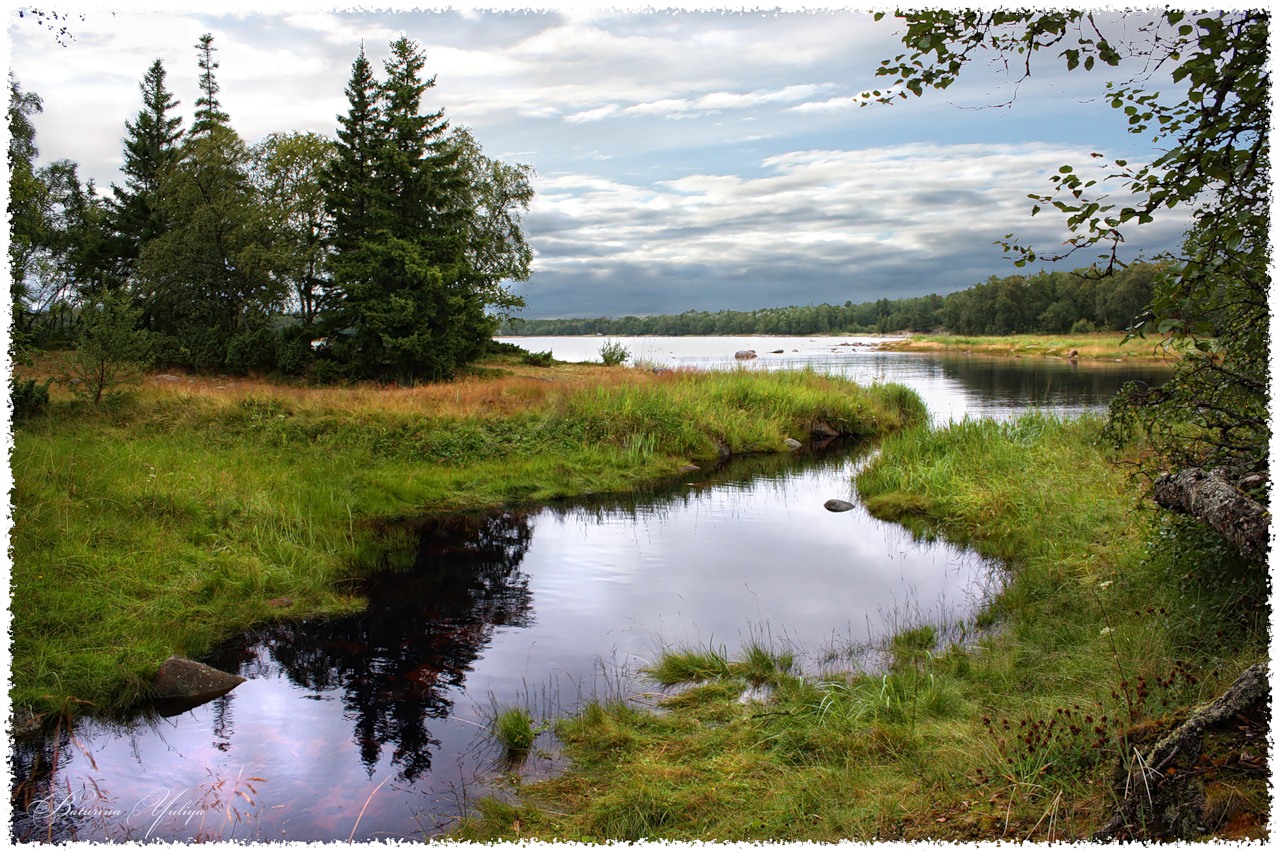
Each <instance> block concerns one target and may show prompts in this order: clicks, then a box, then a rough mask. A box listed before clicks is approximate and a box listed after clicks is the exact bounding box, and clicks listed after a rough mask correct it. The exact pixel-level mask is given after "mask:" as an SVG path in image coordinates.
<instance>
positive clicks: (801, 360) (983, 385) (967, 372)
mask: <svg viewBox="0 0 1280 853" xmlns="http://www.w3.org/2000/svg"><path fill="white" fill-rule="evenodd" d="M499 340H503V341H508V342H511V343H515V344H518V345H519V346H522V347H524V348H525V349H527V350H529V351H530V352H545V351H550V352H551V353H552V355H553V356H555V358H557V359H559V360H561V361H595V362H599V361H600V347H601V346H602V345H603V344H604V342H605V341H616V342H618V343H621V344H622V345H623V346H625V347H626V348H627V350H628V351H629V352H630V354H631V359H630V363H632V364H636V363H640V364H649V365H653V366H655V367H672V368H675V367H690V368H698V369H715V368H729V367H735V366H736V367H742V368H746V369H752V370H795V369H804V368H811V369H813V370H817V371H819V372H822V373H830V374H835V375H839V376H845V377H848V378H849V379H852V380H854V381H855V382H861V383H870V382H876V381H880V382H900V383H902V384H903V385H909V386H910V387H912V388H914V389H915V390H916V391H917V392H918V393H919V394H920V395H921V396H922V397H923V398H924V399H925V402H926V403H927V404H928V406H929V411H930V414H931V415H932V416H933V418H934V420H935V421H947V420H957V419H960V418H963V417H964V416H966V415H971V416H974V417H993V418H1007V417H1011V416H1014V415H1017V414H1018V413H1019V412H1022V411H1025V410H1026V409H1027V408H1028V407H1031V406H1039V407H1041V408H1044V409H1052V410H1053V411H1056V412H1061V413H1063V414H1067V415H1076V414H1081V413H1083V412H1086V411H1096V410H1100V409H1104V408H1105V407H1106V405H1107V402H1108V401H1109V400H1110V399H1111V398H1112V397H1114V396H1115V394H1116V392H1117V391H1119V390H1120V386H1121V385H1123V384H1124V383H1125V382H1127V381H1130V380H1136V381H1144V382H1159V381H1162V379H1163V377H1164V376H1166V375H1167V373H1168V371H1167V368H1163V367H1160V366H1158V365H1151V364H1142V363H1127V362H1085V363H1083V364H1081V363H1077V362H1072V361H1069V360H1067V359H1064V358H996V357H992V356H982V355H964V354H959V353H947V354H935V353H918V352H887V351H879V350H877V349H876V347H877V346H878V345H880V344H882V343H884V342H885V341H889V340H895V339H894V338H891V337H877V336H867V335H863V336H850V337H839V338H806V337H760V336H756V337H689V338H658V337H646V338H603V337H546V338H536V337H512V338H500V339H499ZM739 350H754V351H755V352H756V353H757V356H758V357H757V358H754V359H750V360H745V361H744V360H738V359H735V358H734V353H736V352H738V351H739Z"/></svg>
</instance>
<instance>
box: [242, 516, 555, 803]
mask: <svg viewBox="0 0 1280 853" xmlns="http://www.w3.org/2000/svg"><path fill="white" fill-rule="evenodd" d="M413 532H414V538H415V539H416V548H415V551H414V554H413V559H412V563H411V565H409V566H408V567H407V568H405V569H402V570H399V571H388V572H384V573H381V574H379V575H377V576H375V577H374V578H373V579H372V580H370V582H369V584H368V587H367V590H366V595H367V597H368V599H369V606H368V608H367V609H366V610H365V611H364V612H363V613H360V614H358V615H355V616H350V617H346V618H341V619H333V620H313V621H306V622H299V623H293V624H281V625H276V626H272V627H269V628H267V629H264V631H262V632H261V633H259V634H258V635H257V636H256V637H254V638H251V641H246V642H243V643H240V644H238V645H237V647H236V648H226V649H224V650H223V655H224V656H222V657H221V658H220V660H219V661H218V663H219V664H220V665H222V666H224V667H227V666H228V665H230V667H231V668H239V669H240V671H242V672H246V673H249V672H252V671H253V670H255V669H256V668H259V667H260V666H261V664H262V663H263V661H262V660H261V659H258V660H255V658H258V655H260V654H263V653H265V654H266V655H269V656H270V658H271V659H273V660H274V661H276V663H277V664H278V665H279V666H280V667H281V668H282V669H283V670H284V672H285V673H286V675H287V676H288V678H289V679H290V680H291V681H293V682H294V683H295V684H298V685H299V686H302V687H306V688H307V689H309V690H314V691H316V692H317V694H319V693H321V692H325V691H340V692H341V694H342V701H343V705H344V707H345V708H346V714H347V717H348V718H349V719H351V720H352V722H353V724H354V737H355V742H356V743H357V745H358V747H359V750H360V756H361V761H362V762H363V764H364V766H365V769H366V771H367V772H368V773H369V775H370V778H372V777H373V775H374V773H375V772H376V769H377V764H378V760H379V758H380V756H381V755H382V749H383V747H384V746H390V747H391V749H392V750H393V752H392V758H391V760H392V763H393V764H394V765H396V766H397V767H398V768H399V771H400V776H401V777H402V778H403V779H405V780H406V781H413V780H414V779H415V778H417V777H418V776H420V775H421V774H423V773H425V772H427V771H428V770H429V769H430V768H431V751H432V748H433V747H436V746H438V745H439V743H438V741H436V740H434V739H433V738H432V736H431V732H430V730H429V727H428V723H429V721H430V720H432V719H443V718H445V717H447V716H448V715H449V714H450V712H451V710H452V706H453V698H452V695H451V692H450V691H451V690H453V689H454V688H458V687H461V686H462V684H463V682H464V681H465V680H466V674H467V672H468V671H469V670H470V669H471V665H472V663H473V662H474V661H475V660H476V658H477V657H478V656H479V655H480V652H481V651H482V650H483V649H484V648H485V647H487V646H488V645H489V643H490V642H491V641H492V638H493V632H494V628H495V627H497V626H504V625H509V626H514V627H522V626H525V625H529V624H531V623H532V621H533V610H532V607H531V595H530V592H529V578H528V576H527V575H525V574H524V573H523V572H521V571H520V569H519V567H520V562H521V561H522V560H523V559H524V556H525V553H526V552H527V551H528V549H529V544H530V542H531V541H532V538H533V529H532V526H531V524H530V520H529V516H528V514H527V513H518V512H505V513H499V514H496V515H490V516H483V517H478V516H466V515H463V516H451V517H448V518H441V519H433V520H431V521H428V522H425V523H423V524H422V525H420V526H419V527H417V528H416V529H415V530H414V531H413ZM393 559H394V558H393ZM253 641H256V642H253ZM237 665H238V667H237Z"/></svg>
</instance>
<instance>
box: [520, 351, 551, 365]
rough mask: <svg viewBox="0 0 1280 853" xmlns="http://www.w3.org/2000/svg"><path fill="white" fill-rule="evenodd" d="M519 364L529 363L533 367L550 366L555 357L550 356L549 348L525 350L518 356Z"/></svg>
mask: <svg viewBox="0 0 1280 853" xmlns="http://www.w3.org/2000/svg"><path fill="white" fill-rule="evenodd" d="M520 363H521V364H531V365H533V366H534V367H550V366H551V365H552V364H554V363H555V359H554V358H552V357H551V350H547V351H546V352H526V353H525V354H524V355H522V356H520Z"/></svg>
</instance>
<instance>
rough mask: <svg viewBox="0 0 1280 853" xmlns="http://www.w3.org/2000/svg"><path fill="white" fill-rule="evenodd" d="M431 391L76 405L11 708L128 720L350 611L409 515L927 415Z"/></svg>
mask: <svg viewBox="0 0 1280 853" xmlns="http://www.w3.org/2000/svg"><path fill="white" fill-rule="evenodd" d="M479 373H480V375H473V376H470V377H466V378H463V379H460V380H458V381H456V382H451V383H443V384H436V385H427V386H420V387H412V388H396V387H380V386H362V387H354V388H329V389H319V388H306V387H292V386H285V385H277V384H272V383H268V382H263V381H239V380H237V381H229V380H221V381H220V380H216V379H211V378H195V377H186V376H153V377H150V378H149V379H148V381H147V382H146V383H145V385H144V386H143V387H142V388H141V389H140V390H139V391H138V392H137V393H135V394H134V395H132V396H130V397H125V398H120V399H117V400H114V401H112V402H111V403H110V404H104V405H101V406H93V405H90V404H87V403H83V402H79V401H76V400H73V399H71V398H70V397H69V396H68V395H65V394H59V393H55V395H54V398H53V400H52V402H51V405H50V409H49V411H48V413H47V414H46V415H44V416H39V417H36V418H32V419H30V420H27V421H25V422H23V423H21V424H19V425H18V426H17V427H16V429H15V431H14V446H13V451H12V455H11V460H10V462H11V468H12V473H13V488H12V492H11V503H12V510H13V531H12V540H11V541H12V561H13V569H12V575H11V590H12V593H13V598H12V606H11V609H12V617H13V644H12V677H13V686H12V690H11V697H12V700H13V702H14V706H15V708H18V709H23V710H29V711H31V712H34V713H36V714H41V713H48V712H59V711H91V712H94V713H98V714H103V715H110V714H113V713H117V712H122V711H125V710H127V709H129V708H130V707H132V706H134V705H136V703H138V702H139V701H141V700H142V699H144V698H145V697H146V695H147V691H148V683H149V679H150V677H151V675H152V673H153V672H154V671H155V668H156V667H157V666H158V665H159V663H160V662H161V661H163V660H164V659H165V658H166V657H168V656H169V655H170V654H183V655H188V656H199V655H201V654H203V653H204V652H206V651H208V650H209V649H210V648H211V646H212V645H213V644H215V643H217V642H218V641H219V640H221V639H223V638H226V637H228V636H231V635H234V634H235V633H237V632H239V631H241V630H244V629H246V628H248V627H250V626H252V625H253V624H256V623H261V622H265V621H268V620H275V619H282V618H288V619H293V618H304V617H308V616H313V615H321V614H338V613H344V612H351V611H353V610H356V609H358V608H360V607H362V605H363V602H362V600H361V598H360V595H359V589H360V579H361V578H362V577H363V576H365V575H367V574H368V573H369V572H371V571H373V570H375V569H376V568H377V566H378V562H377V558H376V555H377V553H378V552H379V547H378V546H379V543H380V541H381V538H382V537H383V536H384V535H386V531H387V530H389V529H390V526H389V525H388V524H387V522H393V521H396V520H400V519H409V518H414V517H420V516H423V515H426V514H430V513H437V512H445V511H451V510H464V509H478V508H487V507H496V506H501V505H508V504H520V503H528V502H540V501H549V500H555V499H558V498H566V497H571V496H577V495H584V494H593V493H595V494H600V493H616V492H624V491H628V490H630V489H633V488H635V487H636V486H638V485H641V484H644V483H650V482H653V481H656V480H659V479H662V478H665V477H671V476H675V475H677V474H678V473H679V472H680V471H681V470H682V469H683V468H684V467H685V466H687V465H688V464H690V463H691V462H696V461H699V460H705V459H715V458H716V457H717V456H718V455H720V453H721V452H722V450H724V449H727V450H729V451H731V452H732V453H750V452H777V451H782V450H783V449H784V448H785V442H786V439H787V438H788V437H792V436H794V437H796V438H800V439H804V438H805V437H806V436H807V435H808V433H809V430H810V429H811V428H812V426H813V425H814V424H816V423H817V422H819V421H821V422H823V423H827V424H830V425H834V426H836V427H837V428H838V429H840V430H842V431H844V432H846V433H847V434H849V435H855V436H873V435H880V434H883V433H885V432H888V431H892V430H895V429H900V428H902V427H903V426H905V425H907V424H909V423H912V422H913V421H915V420H918V419H920V418H921V417H922V414H923V404H922V403H921V402H920V400H919V399H918V398H917V397H915V395H914V394H912V393H911V392H909V391H906V390H905V389H902V388H900V387H897V386H890V385H877V386H873V387H869V388H859V387H857V386H855V385H853V384H852V383H850V382H848V381H845V380H841V379H835V378H828V377H824V376H820V375H817V374H814V373H764V372H757V371H734V372H728V373H719V374H704V373H684V372H670V373H666V374H663V375H661V376H658V375H655V374H653V373H652V372H648V371H641V370H628V369H624V368H616V367H615V368H612V369H610V368H605V367H602V366H598V365H597V366H594V367H590V366H583V365H555V366H552V367H545V368H544V367H538V366H535V365H524V364H521V363H520V362H519V359H518V358H517V357H514V356H512V357H508V358H504V359H501V360H498V361H496V362H492V363H489V364H487V365H484V366H482V369H481V370H480V371H479Z"/></svg>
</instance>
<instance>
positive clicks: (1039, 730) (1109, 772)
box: [456, 414, 1270, 842]
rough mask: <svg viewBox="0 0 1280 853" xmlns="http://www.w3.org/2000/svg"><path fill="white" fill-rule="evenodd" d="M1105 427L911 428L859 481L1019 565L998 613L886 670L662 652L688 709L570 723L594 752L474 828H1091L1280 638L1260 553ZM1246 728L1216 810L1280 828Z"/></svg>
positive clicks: (1220, 772) (794, 836) (801, 833)
mask: <svg viewBox="0 0 1280 853" xmlns="http://www.w3.org/2000/svg"><path fill="white" fill-rule="evenodd" d="M1099 429H1100V423H1099V422H1098V421H1097V420H1096V419H1089V418H1086V419H1081V420H1073V421H1063V420H1058V419H1056V418H1052V417H1046V416H1043V415H1038V414H1032V415H1028V416H1025V417H1023V418H1021V419H1019V420H1017V421H1014V422H1011V423H1008V424H999V423H995V422H990V421H966V422H963V423H960V424H953V425H951V426H949V427H946V428H942V429H938V430H929V429H927V428H912V429H909V430H907V431H905V432H903V433H900V434H897V435H893V436H890V437H888V438H886V439H885V440H884V442H883V443H882V447H881V453H880V454H879V455H878V456H877V458H876V459H875V460H874V461H873V462H872V463H871V464H870V465H869V466H868V467H867V468H866V469H864V470H863V471H862V472H861V473H860V475H859V477H858V489H859V492H860V493H861V494H862V495H863V498H864V500H865V502H866V504H867V506H868V508H869V509H870V510H871V511H872V512H873V513H874V514H877V515H879V516H881V517H884V518H888V519H892V520H897V521H900V522H902V523H904V524H907V525H908V526H909V527H910V528H912V529H913V530H914V531H915V532H916V534H917V535H919V536H923V537H932V536H944V537H946V538H948V539H952V540H955V541H959V542H964V543H967V544H969V545H971V546H973V547H975V548H977V549H978V550H979V551H981V552H983V553H984V554H987V555H989V556H992V557H996V558H999V559H1002V560H1004V561H1006V564H1007V566H1008V578H1007V581H1006V584H1005V587H1004V589H1003V590H1002V591H1001V592H999V594H998V595H996V596H995V597H994V598H993V599H992V601H991V602H990V603H989V605H988V607H987V608H986V609H985V611H983V612H982V613H981V614H980V615H979V616H978V617H977V618H976V619H975V621H974V623H973V624H972V625H969V626H965V628H964V630H961V631H959V632H958V633H957V632H956V631H955V630H954V626H942V625H937V626H935V625H929V624H921V625H906V626H903V627H902V629H901V630H899V631H898V633H897V634H896V635H894V636H892V637H890V638H888V639H887V640H886V641H885V643H884V646H883V648H882V649H881V651H882V654H883V659H884V661H885V666H884V668H883V669H882V670H878V671H871V672H866V671H864V672H859V671H856V670H853V671H850V670H840V669H836V670H832V671H829V672H823V673H821V674H819V675H816V676H815V675H813V674H809V675H807V676H802V675H801V673H799V672H798V671H797V670H796V669H795V666H794V660H793V659H792V658H791V656H790V654H789V653H788V652H787V651H786V650H777V649H770V648H767V647H760V646H749V647H747V648H744V649H740V650H736V651H733V652H730V651H729V650H723V649H675V650H672V651H671V652H670V653H669V654H667V655H666V656H665V657H663V658H661V659H659V660H658V661H657V662H656V663H655V664H654V665H653V667H652V668H651V669H650V670H649V671H648V676H649V679H650V680H651V681H652V682H653V683H654V684H655V685H657V686H660V687H673V686H683V687H684V688H685V689H683V690H681V691H680V692H677V693H675V694H674V695H673V696H672V697H671V698H669V699H667V700H665V701H664V702H663V703H662V704H663V711H662V713H660V714H654V713H649V712H646V711H642V710H637V709H636V708H635V707H632V706H629V705H627V704H625V703H623V702H620V701H600V702H594V703H592V704H589V705H588V706H587V707H586V708H585V709H583V710H582V711H581V712H580V713H579V714H577V715H576V716H574V717H571V718H569V719H566V720H562V721H560V722H559V723H558V724H557V732H558V734H559V736H560V738H561V740H562V742H563V743H564V745H565V749H566V752H567V754H568V756H569V758H570V759H571V761H572V766H571V769H570V770H569V771H568V772H566V773H564V774H563V775H561V776H558V777H556V778H553V779H549V780H544V781H539V782H535V783H531V784H526V785H521V784H519V783H514V790H513V791H512V795H511V796H494V797H490V798H488V799H485V800H482V801H481V802H480V803H479V804H478V806H477V808H476V809H475V810H474V812H473V814H471V815H469V816H468V817H467V819H466V820H464V822H463V823H462V825H461V826H460V827H459V829H458V831H457V833H456V836H457V837H459V838H462V839H466V840H480V841H492V840H498V839H529V838H542V839H550V838H557V839H561V840H580V841H591V842H597V841H604V840H612V839H624V840H632V839H640V838H652V839H657V838H662V839H675V840H709V839H715V840H737V841H754V840H774V841H777V840H812V841H823V842H828V841H837V840H845V839H853V840H860V841H871V840H890V839H902V840H953V841H960V840H977V839H985V840H995V839H1001V840H1015V839H1016V840H1034V841H1046V840H1070V839H1081V838H1087V837H1088V836H1089V834H1090V833H1091V832H1093V831H1094V830H1096V829H1098V828H1099V827H1100V826H1102V825H1103V823H1105V821H1106V819H1107V817H1108V816H1109V814H1110V810H1111V809H1112V808H1114V805H1115V803H1116V799H1117V795H1116V793H1115V791H1114V790H1113V788H1112V778H1113V773H1114V771H1115V767H1116V766H1117V762H1118V761H1119V760H1120V759H1121V757H1123V756H1129V755H1131V754H1132V751H1133V749H1134V748H1135V747H1141V746H1145V745H1149V744H1150V743H1152V742H1153V741H1154V739H1155V738H1157V737H1158V736H1159V735H1160V734H1161V733H1163V732H1164V731H1166V730H1168V729H1169V728H1170V727H1171V726H1172V725H1173V724H1174V723H1175V722H1176V721H1178V720H1180V719H1182V718H1183V717H1184V716H1185V714H1186V713H1187V710H1188V709H1189V708H1190V707H1192V706H1194V705H1196V704H1198V703H1200V702H1203V701H1205V700H1206V699H1208V698H1211V697H1213V696H1216V695H1217V694H1218V693H1219V692H1220V691H1221V690H1222V689H1223V688H1224V687H1225V686H1226V685H1228V684H1230V682H1231V681H1232V679H1234V677H1235V676H1236V675H1237V674H1238V673H1239V672H1240V671H1241V670H1242V669H1243V668H1244V667H1245V666H1247V665H1248V664H1251V663H1253V662H1256V661H1257V660H1260V659H1265V654H1266V631H1267V626H1266V620H1267V609H1266V590H1265V584H1264V585H1263V586H1262V587H1261V588H1260V587H1259V586H1258V584H1257V574H1256V571H1251V570H1250V569H1249V568H1248V567H1245V566H1242V564H1241V563H1240V561H1239V560H1238V559H1237V558H1234V557H1233V556H1232V555H1230V554H1225V553H1223V552H1222V550H1221V549H1220V548H1218V547H1216V546H1215V545H1214V544H1213V543H1212V542H1209V541H1206V540H1205V539H1204V538H1203V537H1202V536H1201V535H1200V534H1198V533H1196V532H1195V531H1194V529H1193V528H1189V527H1186V526H1180V525H1176V524H1175V525H1173V526H1171V527H1166V524H1167V522H1166V521H1165V520H1162V519H1160V518H1159V517H1157V516H1156V515H1155V513H1154V512H1153V510H1152V509H1151V508H1150V507H1148V506H1144V505H1141V504H1140V503H1139V502H1138V501H1137V500H1136V498H1135V497H1134V495H1135V488H1134V485H1133V484H1132V483H1131V482H1129V480H1128V479H1127V477H1126V474H1125V472H1124V471H1123V470H1122V469H1121V468H1120V467H1119V466H1118V465H1117V464H1116V463H1117V459H1115V458H1114V457H1113V456H1112V455H1111V454H1109V453H1108V452H1106V451H1104V450H1103V449H1102V447H1101V445H1100V442H1099ZM1152 542H1154V543H1155V545H1154V546H1152V545H1150V544H1149V543H1152ZM1255 568H1256V567H1255ZM1264 580H1265V573H1264ZM1245 599H1248V600H1249V602H1250V606H1248V607H1241V606H1240V605H1239V603H1238V602H1239V601H1241V600H1245ZM749 697H755V698H749ZM760 697H763V698H760ZM1236 735H1238V733H1236V734H1235V735H1233V734H1231V733H1220V734H1215V737H1217V738H1220V739H1219V740H1215V741H1213V742H1212V743H1210V742H1208V741H1207V742H1206V743H1207V746H1206V753H1207V758H1206V764H1207V765H1208V766H1211V767H1216V769H1215V770H1211V771H1205V772H1204V774H1203V776H1202V777H1201V778H1203V780H1204V782H1205V784H1206V793H1207V802H1208V808H1207V811H1206V815H1207V823H1208V826H1207V829H1208V832H1209V833H1210V834H1212V835H1215V836H1217V837H1225V838H1257V837H1265V834H1266V824H1267V817H1266V816H1267V812H1268V810H1269V802H1270V801H1269V794H1268V789H1267V784H1268V783H1267V774H1266V772H1265V769H1264V770H1263V771H1262V772H1261V773H1258V772H1256V771H1254V770H1250V769H1249V768H1243V767H1240V766H1234V767H1233V766H1232V763H1231V761H1232V759H1231V756H1233V755H1239V754H1240V750H1241V745H1240V743H1239V742H1238V741H1234V740H1232V737H1235V736H1236ZM1251 748H1257V744H1256V743H1255V744H1254V746H1253V747H1251Z"/></svg>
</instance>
